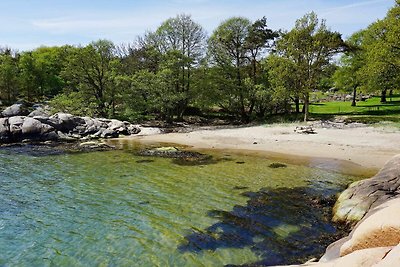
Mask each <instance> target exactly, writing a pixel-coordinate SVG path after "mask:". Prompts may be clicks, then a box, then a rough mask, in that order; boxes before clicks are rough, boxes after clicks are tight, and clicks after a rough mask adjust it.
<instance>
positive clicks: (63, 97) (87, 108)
mask: <svg viewBox="0 0 400 267" xmlns="http://www.w3.org/2000/svg"><path fill="white" fill-rule="evenodd" d="M49 105H50V107H51V110H52V112H54V113H55V112H65V113H70V114H73V115H77V116H95V115H96V111H97V106H96V105H95V101H94V100H93V99H88V98H87V97H86V96H85V95H84V94H83V92H70V93H62V94H59V95H57V96H55V97H54V98H53V99H51V100H50V101H49Z"/></svg>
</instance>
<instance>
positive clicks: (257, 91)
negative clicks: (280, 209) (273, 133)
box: [0, 0, 400, 122]
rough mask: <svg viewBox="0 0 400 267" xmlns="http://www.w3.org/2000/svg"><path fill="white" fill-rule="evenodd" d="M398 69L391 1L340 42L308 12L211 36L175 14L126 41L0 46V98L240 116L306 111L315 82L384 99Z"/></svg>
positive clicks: (104, 111)
mask: <svg viewBox="0 0 400 267" xmlns="http://www.w3.org/2000/svg"><path fill="white" fill-rule="evenodd" d="M336 55H340V61H339V62H338V60H337V59H338V56H336ZM399 74H400V0H397V1H396V3H395V6H394V7H393V8H391V9H390V10H389V11H388V13H387V15H386V17H385V18H384V19H382V20H379V21H376V22H374V23H372V24H371V25H369V26H368V27H367V28H366V29H364V30H361V31H359V32H356V33H354V34H353V35H352V36H351V37H350V38H349V39H348V40H346V41H344V40H343V39H342V36H341V34H340V33H338V32H333V31H331V30H330V29H329V28H328V27H327V26H326V24H325V21H324V20H319V19H318V17H317V15H316V14H315V13H309V14H306V15H305V16H304V17H302V18H300V19H299V20H297V21H296V24H295V26H294V28H293V29H291V30H290V31H282V30H274V29H270V28H269V27H268V25H267V19H266V18H265V17H264V18H261V19H259V20H256V21H250V20H248V19H246V18H243V17H232V18H230V19H228V20H226V21H224V22H222V23H221V24H220V25H219V26H218V27H217V28H216V29H215V30H214V32H213V33H212V34H211V36H207V34H206V33H205V31H204V29H203V27H202V26H201V25H199V24H198V23H196V22H195V21H193V20H192V18H191V16H189V15H178V16H177V17H175V18H171V19H168V20H166V21H165V22H163V23H162V24H161V26H160V27H159V28H158V29H157V30H156V31H154V32H147V33H145V34H144V35H143V36H140V37H138V38H137V39H136V40H135V41H134V42H132V43H130V44H121V45H115V44H113V43H112V42H110V41H107V40H99V41H95V42H92V43H91V44H89V45H87V46H70V45H65V46H61V47H40V48H37V49H35V50H33V51H26V52H21V53H19V52H16V51H14V50H13V49H12V48H2V49H0V100H1V102H2V103H3V105H5V104H10V103H13V102H15V101H16V100H20V99H24V100H27V101H31V102H40V101H48V102H49V103H50V105H51V106H52V107H54V108H55V109H57V110H62V111H65V112H70V113H73V114H76V115H83V114H84V115H92V116H102V117H117V118H120V119H127V120H140V119H146V118H158V119H162V120H165V121H168V122H171V121H173V120H182V119H183V116H184V115H185V114H188V113H191V114H208V113H212V112H216V111H218V112H221V113H222V112H223V113H224V114H227V115H229V116H232V117H234V118H237V119H240V120H241V121H243V122H248V121H250V120H253V119H257V118H258V119H264V118H265V117H266V116H268V115H271V114H284V113H300V112H304V117H305V119H307V116H308V105H309V98H310V93H311V92H312V91H313V90H327V89H329V88H332V87H336V88H339V89H342V90H345V91H349V93H350V92H352V93H353V94H354V96H355V95H356V92H357V90H363V91H364V92H376V91H379V92H381V94H382V101H385V95H386V92H387V91H390V90H393V89H397V85H398V84H399V78H400V75H399ZM353 104H355V102H354V103H353Z"/></svg>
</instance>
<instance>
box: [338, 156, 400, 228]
mask: <svg viewBox="0 0 400 267" xmlns="http://www.w3.org/2000/svg"><path fill="white" fill-rule="evenodd" d="M398 194H400V155H398V156H395V157H393V158H392V159H391V160H389V161H388V162H387V163H386V164H385V166H384V167H383V168H382V169H381V170H380V171H379V172H378V174H376V175H375V176H374V177H372V178H370V179H366V180H362V181H360V182H356V183H353V184H352V185H350V187H349V188H348V189H346V190H345V191H344V192H343V193H342V194H340V196H339V198H338V200H337V202H336V204H335V206H334V217H333V220H334V221H335V222H346V223H350V224H355V223H356V222H358V221H359V220H361V219H362V218H363V217H364V216H365V215H366V214H367V212H368V211H369V210H370V209H373V208H375V207H377V206H379V205H380V204H382V203H384V202H386V201H388V200H390V199H393V198H395V197H396V196H397V195H398Z"/></svg>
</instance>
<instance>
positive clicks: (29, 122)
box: [22, 117, 43, 135]
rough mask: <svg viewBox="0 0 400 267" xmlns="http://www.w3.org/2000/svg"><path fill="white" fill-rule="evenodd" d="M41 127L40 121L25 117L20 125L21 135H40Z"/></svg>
mask: <svg viewBox="0 0 400 267" xmlns="http://www.w3.org/2000/svg"><path fill="white" fill-rule="evenodd" d="M42 127H43V124H42V123H41V122H40V121H38V120H36V119H33V118H29V117H27V118H25V120H24V122H23V124H22V134H24V135H32V134H40V133H41V132H42Z"/></svg>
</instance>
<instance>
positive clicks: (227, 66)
mask: <svg viewBox="0 0 400 267" xmlns="http://www.w3.org/2000/svg"><path fill="white" fill-rule="evenodd" d="M275 37H276V33H275V32H273V31H272V30H270V29H269V28H268V27H267V25H266V19H265V18H263V19H261V20H257V21H256V22H254V23H251V22H250V21H249V20H248V19H246V18H242V17H233V18H230V19H228V20H226V21H224V22H223V23H221V24H220V25H219V26H218V28H217V29H216V30H215V31H214V33H213V34H212V36H211V37H210V39H209V42H208V43H209V54H210V58H211V60H212V64H213V65H214V66H216V67H217V68H218V70H219V72H220V74H219V76H220V77H221V78H223V79H225V82H224V83H221V86H219V88H217V90H220V91H221V95H227V97H225V98H223V99H222V101H220V103H219V105H220V106H221V107H223V108H224V109H226V110H229V111H231V112H234V113H236V114H239V115H240V117H241V119H242V120H243V121H248V120H249V119H250V116H251V114H252V113H253V110H254V107H255V106H256V104H257V97H258V96H260V95H261V94H259V92H258V91H259V90H260V89H261V90H262V89H263V88H264V87H263V86H260V82H261V77H262V75H260V68H259V60H260V57H261V55H263V52H265V51H264V50H265V49H266V48H268V47H270V42H271V41H272V40H273V39H274V38H275ZM249 70H250V71H249ZM246 78H250V80H246ZM245 81H246V82H245Z"/></svg>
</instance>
